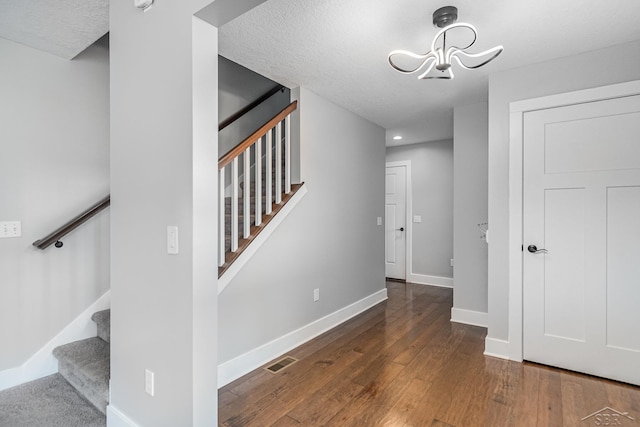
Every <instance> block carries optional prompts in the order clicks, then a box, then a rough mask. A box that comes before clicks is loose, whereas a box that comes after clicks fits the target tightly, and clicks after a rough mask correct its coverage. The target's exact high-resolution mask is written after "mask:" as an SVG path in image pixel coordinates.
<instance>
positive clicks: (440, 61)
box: [388, 6, 504, 79]
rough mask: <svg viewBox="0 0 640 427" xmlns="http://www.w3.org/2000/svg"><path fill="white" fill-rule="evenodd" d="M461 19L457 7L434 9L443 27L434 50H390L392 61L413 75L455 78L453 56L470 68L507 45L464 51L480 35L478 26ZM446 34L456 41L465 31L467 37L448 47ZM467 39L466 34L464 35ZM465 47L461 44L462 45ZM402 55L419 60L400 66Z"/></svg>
mask: <svg viewBox="0 0 640 427" xmlns="http://www.w3.org/2000/svg"><path fill="white" fill-rule="evenodd" d="M457 19H458V9H457V8H456V7H454V6H445V7H441V8H440V9H437V10H436V11H435V12H433V25H435V26H436V27H438V28H441V30H440V31H438V33H437V34H436V36H435V37H434V38H433V41H432V42H431V50H430V51H429V52H427V53H425V54H423V55H421V54H417V53H413V52H410V51H408V50H394V51H392V52H391V53H389V57H388V60H389V64H390V65H391V66H392V67H393V68H394V69H395V70H396V71H399V72H401V73H404V74H413V73H417V72H419V71H422V74H420V75H419V76H418V78H419V79H452V78H453V71H452V70H451V61H452V60H453V59H455V60H456V62H457V63H458V64H459V65H460V66H461V67H462V68H465V69H467V70H473V69H476V68H480V67H482V66H483V65H485V64H487V63H489V62H491V61H492V60H493V59H495V58H496V57H497V56H498V55H500V53H502V51H503V50H504V48H503V47H502V46H496V47H494V48H491V49H488V50H485V51H484V52H480V53H467V52H465V51H466V50H467V49H468V48H470V47H471V46H472V45H473V44H474V43H475V42H476V39H477V37H478V31H477V30H476V28H475V27H474V26H473V25H471V24H467V23H464V22H459V23H456V21H457ZM447 33H450V38H452V37H453V36H454V35H455V36H456V38H455V42H454V43H458V42H459V41H460V40H461V36H463V34H462V33H466V37H467V38H468V39H467V40H466V41H463V42H462V44H461V45H460V46H456V45H454V44H451V45H450V46H448V47H447ZM462 39H464V37H462ZM461 46H462V47H461ZM402 57H404V59H405V61H407V59H406V58H407V57H408V58H410V59H409V60H408V61H410V62H411V61H412V60H418V62H417V64H418V65H417V66H409V67H404V66H400V65H398V61H400V62H402Z"/></svg>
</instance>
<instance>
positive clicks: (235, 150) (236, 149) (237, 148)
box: [218, 101, 298, 169]
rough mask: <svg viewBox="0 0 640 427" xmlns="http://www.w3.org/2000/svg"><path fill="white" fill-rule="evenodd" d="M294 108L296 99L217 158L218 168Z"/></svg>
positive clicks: (261, 135)
mask: <svg viewBox="0 0 640 427" xmlns="http://www.w3.org/2000/svg"><path fill="white" fill-rule="evenodd" d="M296 108H298V101H293V102H292V103H291V104H289V105H288V106H287V107H286V108H285V109H284V110H282V111H280V112H279V113H278V114H276V115H275V116H274V117H273V118H272V119H271V120H269V121H268V122H267V123H265V124H264V125H262V126H261V127H260V129H258V130H257V131H255V132H254V133H252V134H251V135H249V136H248V137H247V138H246V139H245V140H244V141H242V142H241V143H240V144H238V145H236V146H235V147H233V148H232V149H231V150H229V152H227V154H225V155H224V156H222V157H221V158H220V160H218V169H222V168H223V167H225V166H227V165H228V164H229V163H231V162H232V161H233V159H235V158H236V157H238V156H239V155H240V154H242V153H243V152H244V150H246V149H247V148H248V147H250V146H251V145H253V144H254V143H255V142H256V141H257V140H258V139H259V138H262V137H263V136H264V135H265V134H266V133H267V132H268V131H269V130H270V129H272V128H273V127H274V126H275V125H277V124H278V123H280V122H281V121H282V119H284V118H285V117H287V116H288V115H289V114H291V112H292V111H295V109H296Z"/></svg>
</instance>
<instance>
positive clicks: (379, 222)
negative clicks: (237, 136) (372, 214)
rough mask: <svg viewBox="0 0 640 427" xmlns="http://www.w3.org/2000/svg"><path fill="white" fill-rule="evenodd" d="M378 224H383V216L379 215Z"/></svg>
mask: <svg viewBox="0 0 640 427" xmlns="http://www.w3.org/2000/svg"><path fill="white" fill-rule="evenodd" d="M377 224H378V225H382V217H381V216H379V217H378V222H377Z"/></svg>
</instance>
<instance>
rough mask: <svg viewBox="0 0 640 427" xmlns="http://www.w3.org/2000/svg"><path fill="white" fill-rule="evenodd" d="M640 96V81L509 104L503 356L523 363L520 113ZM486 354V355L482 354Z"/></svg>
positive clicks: (522, 118) (521, 124)
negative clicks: (506, 331) (506, 298)
mask: <svg viewBox="0 0 640 427" xmlns="http://www.w3.org/2000/svg"><path fill="white" fill-rule="evenodd" d="M633 95H640V80H638V81H632V82H626V83H620V84H615V85H608V86H601V87H597V88H593V89H585V90H580V91H575V92H567V93H562V94H557V95H550V96H545V97H541V98H533V99H527V100H523V101H517V102H512V103H511V104H510V105H509V113H510V116H509V225H508V231H509V243H508V244H509V249H508V253H509V308H508V313H509V338H508V341H507V342H505V343H504V344H505V345H504V346H502V353H503V354H500V355H498V354H494V353H491V354H492V355H495V356H503V357H505V358H508V359H510V360H514V361H519V362H521V361H522V360H523V330H522V325H523V302H524V301H523V292H522V286H523V276H522V274H523V268H522V267H523V251H522V248H523V244H524V242H523V240H522V233H523V215H524V212H523V209H522V204H523V187H522V186H523V160H524V157H523V143H524V133H523V124H524V114H525V113H527V112H529V111H535V110H541V109H547V108H555V107H563V106H568V105H574V104H582V103H585V102H593V101H602V100H606V99H614V98H621V97H625V96H633ZM485 353H486V354H489V353H487V352H485Z"/></svg>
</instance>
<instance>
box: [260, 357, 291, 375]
mask: <svg viewBox="0 0 640 427" xmlns="http://www.w3.org/2000/svg"><path fill="white" fill-rule="evenodd" d="M297 361H298V359H294V358H293V357H291V356H286V357H284V358H283V359H280V360H278V361H277V362H276V363H274V364H273V365H269V366H267V367H266V368H264V369H265V370H267V371H269V372H271V373H272V374H275V373H276V372H280V371H281V370H283V369H284V368H286V367H287V366H289V365H291V364H293V363H295V362H297Z"/></svg>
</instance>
